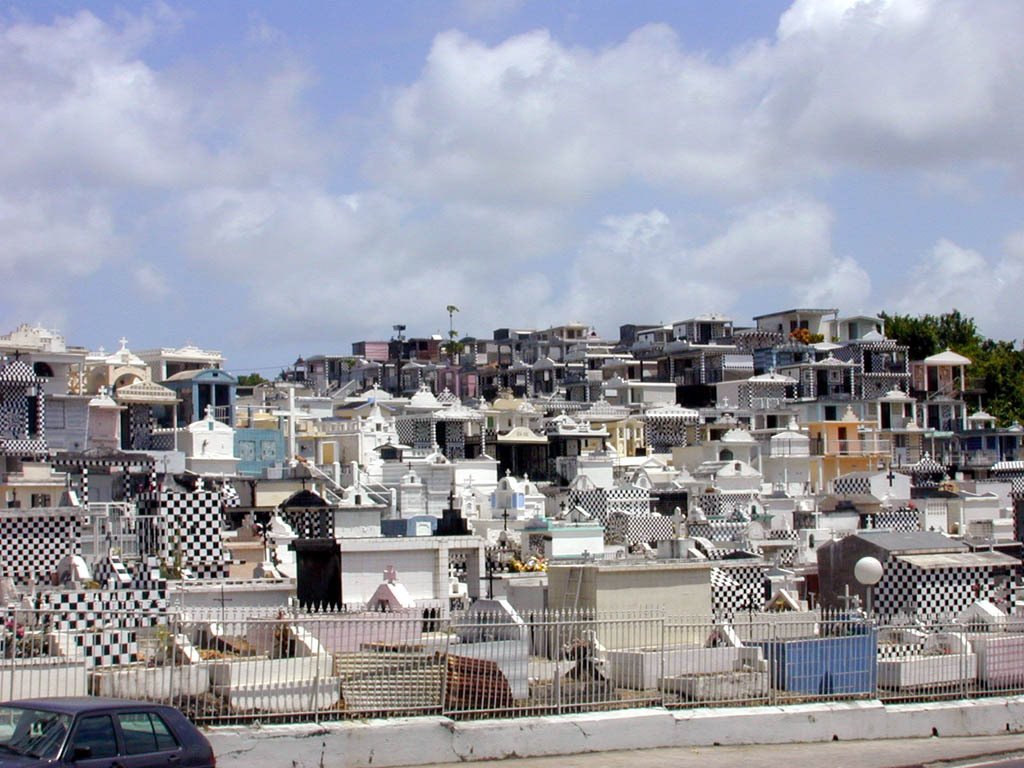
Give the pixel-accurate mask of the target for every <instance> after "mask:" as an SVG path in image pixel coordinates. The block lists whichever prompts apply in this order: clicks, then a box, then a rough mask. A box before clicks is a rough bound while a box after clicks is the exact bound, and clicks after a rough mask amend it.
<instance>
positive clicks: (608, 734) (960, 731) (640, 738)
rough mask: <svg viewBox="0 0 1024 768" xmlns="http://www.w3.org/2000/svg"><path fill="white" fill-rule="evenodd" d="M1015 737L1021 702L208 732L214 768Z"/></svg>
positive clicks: (361, 767) (361, 766) (353, 767)
mask: <svg viewBox="0 0 1024 768" xmlns="http://www.w3.org/2000/svg"><path fill="white" fill-rule="evenodd" d="M1022 732H1024V696H1021V697H1001V698H992V699H977V700H969V701H944V702H929V703H924V704H889V705H886V704H883V703H881V702H880V701H875V700H868V701H851V702H836V703H817V704H798V705H789V706H778V707H745V708H716V709H686V710H676V711H669V710H665V709H629V710H618V711H614V712H594V713H586V714H576V715H557V716H554V715H553V716H547V717H524V718H514V719H498V720H477V721H470V722H457V721H454V720H450V719H448V718H446V717H415V718H396V719H392V720H368V721H343V722H337V723H326V724H320V725H311V724H302V725H271V726H265V727H262V728H258V727H231V728H214V729H211V730H210V731H209V732H208V734H207V735H208V737H209V739H210V742H211V743H212V744H213V747H214V750H215V751H216V753H217V765H218V766H220V767H221V768H225V766H250V767H256V766H266V767H267V768H279V767H280V768H317V767H318V766H321V765H331V766H332V767H333V766H344V768H393V767H394V766H414V765H429V764H432V763H456V762H470V761H475V760H494V759H501V758H507V757H541V756H551V755H569V754H580V753H585V752H603V751H608V750H631V749H649V748H653V747H685V746H692V747H696V746H712V745H741V744H783V743H808V742H821V741H833V740H837V739H838V740H841V741H854V740H858V739H903V738H913V737H924V736H994V735H999V734H1006V733H1022Z"/></svg>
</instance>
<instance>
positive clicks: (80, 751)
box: [71, 747, 92, 763]
mask: <svg viewBox="0 0 1024 768" xmlns="http://www.w3.org/2000/svg"><path fill="white" fill-rule="evenodd" d="M90 757H92V747H75V749H74V751H73V752H72V753H71V762H73V763H74V762H77V761H78V760H88V759H89V758H90Z"/></svg>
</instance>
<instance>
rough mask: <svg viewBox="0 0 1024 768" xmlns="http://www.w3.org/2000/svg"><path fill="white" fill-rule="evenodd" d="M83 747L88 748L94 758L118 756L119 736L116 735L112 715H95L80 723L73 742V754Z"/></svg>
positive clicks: (85, 718)
mask: <svg viewBox="0 0 1024 768" xmlns="http://www.w3.org/2000/svg"><path fill="white" fill-rule="evenodd" d="M82 747H87V748H88V749H89V750H90V756H91V757H93V758H97V757H116V756H117V736H115V735H114V721H113V720H111V719H110V715H93V716H90V717H83V718H82V719H81V720H79V721H78V728H76V729H75V737H74V740H73V741H72V742H71V749H72V753H74V750H77V749H79V748H82Z"/></svg>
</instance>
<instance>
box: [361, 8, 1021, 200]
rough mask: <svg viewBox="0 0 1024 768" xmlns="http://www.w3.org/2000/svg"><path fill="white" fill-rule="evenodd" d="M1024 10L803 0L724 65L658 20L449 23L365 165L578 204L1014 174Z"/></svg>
mask: <svg viewBox="0 0 1024 768" xmlns="http://www.w3.org/2000/svg"><path fill="white" fill-rule="evenodd" d="M1022 48H1024V5H1021V4H1018V3H1005V2H999V0H970V1H969V2H968V0H907V1H906V2H904V1H902V0H901V2H895V1H892V2H888V1H886V2H881V1H878V0H872V1H870V2H869V1H868V0H861V1H858V2H854V0H846V2H835V0H798V1H797V2H796V3H795V4H794V5H793V7H792V8H791V9H790V10H789V11H788V12H787V13H786V14H785V15H784V16H783V17H782V19H781V20H780V24H779V30H778V34H777V36H776V38H775V39H772V40H764V41H759V42H757V43H754V44H751V45H748V46H747V47H745V48H739V49H737V50H736V51H735V52H734V54H733V55H732V56H731V57H729V58H727V59H726V60H725V61H721V62H715V61H711V60H709V59H708V58H707V57H705V56H702V55H695V54H693V53H692V52H689V51H686V50H684V49H683V48H682V46H681V45H680V42H679V40H678V39H677V37H676V35H675V34H674V32H673V31H672V30H671V29H670V28H668V27H666V26H662V25H652V26H648V27H644V28H641V29H639V30H637V31H635V32H633V33H632V34H630V35H629V36H628V37H627V38H626V39H625V40H623V41H622V42H621V43H619V44H617V45H612V46H610V47H608V48H606V49H602V50H598V51H593V50H588V49H581V48H573V47H568V46H565V45H562V44H561V43H559V42H558V41H557V40H555V39H554V38H552V36H551V35H550V34H549V33H548V32H545V31H537V32H532V33H529V34H523V35H519V36H516V37H512V38H509V39H508V40H505V41H504V42H502V43H500V44H497V45H494V46H486V45H484V44H482V43H480V42H478V41H475V40H473V39H470V38H468V37H467V36H465V35H463V34H460V33H458V32H448V33H445V34H442V35H439V36H438V37H437V38H436V39H435V41H434V45H433V48H432V50H431V52H430V55H429V57H428V59H427V62H426V66H425V68H424V71H423V74H422V77H421V78H420V79H419V80H418V81H417V82H416V83H414V84H412V85H410V86H409V87H407V88H405V89H403V90H401V91H400V92H399V93H398V95H397V96H396V98H395V100H394V102H393V106H392V111H391V115H390V120H391V123H390V130H389V133H388V134H387V136H386V139H385V140H384V141H383V142H382V143H381V146H380V147H378V149H377V152H376V154H375V155H374V156H373V158H372V160H371V163H370V165H369V168H370V170H371V172H372V173H373V174H374V176H375V178H377V179H379V180H381V181H382V182H384V183H386V184H388V185H389V186H391V187H393V188H397V189H401V190H403V191H405V192H411V193H414V194H417V195H420V196H424V197H430V196H434V195H445V196H457V197H463V198H469V199H480V198H481V197H483V198H484V199H490V200H495V201H522V200H544V201H551V202H557V203H575V202H580V201H582V200H586V199H588V198H589V197H590V196H591V195H593V194H594V193H595V192H597V191H600V190H604V189H609V188H614V187H615V186H616V185H619V184H622V183H626V182H643V183H646V184H654V185H666V186H668V187H670V188H684V189H686V190H687V191H688V192H693V191H703V192H708V191H710V192H714V193H728V194H729V195H732V196H735V195H751V194H753V195H756V196H763V195H764V194H765V193H766V192H768V191H770V190H772V189H779V188H785V187H787V186H789V185H791V184H793V183H794V182H801V183H802V182H806V181H808V180H810V179H813V178H815V177H816V176H818V175H820V174H822V173H836V172H839V171H841V170H843V169H847V168H865V167H866V168H893V167H904V168H912V169H916V170H920V171H922V172H929V173H947V174H948V173H951V172H956V173H958V174H962V173H965V172H966V171H967V170H969V169H970V168H971V167H972V166H974V165H975V164H989V163H991V164H995V165H996V166H997V167H1001V168H1004V169H1016V170H1017V171H1021V170H1022V169H1024V164H1022V163H1021V158H1020V153H1019V152H1018V149H1017V146H1018V140H1017V137H1018V136H1019V135H1020V134H1021V133H1022V130H1024V108H1022V101H1021V99H1020V98H1019V94H1020V92H1021V91H1022V89H1024V61H1022V60H1021V58H1020V56H1019V55H1018V52H1019V51H1020V50H1021V49H1022Z"/></svg>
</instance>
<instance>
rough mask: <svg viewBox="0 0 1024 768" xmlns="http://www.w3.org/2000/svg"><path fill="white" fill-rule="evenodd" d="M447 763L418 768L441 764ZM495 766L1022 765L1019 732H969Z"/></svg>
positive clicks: (1023, 757) (958, 767)
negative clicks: (950, 734) (944, 735)
mask: <svg viewBox="0 0 1024 768" xmlns="http://www.w3.org/2000/svg"><path fill="white" fill-rule="evenodd" d="M443 765H461V766H462V767H463V768H465V766H466V763H447V764H437V765H435V766H420V768H441V767H442V766H443ZM487 765H490V766H495V768H498V767H499V766H500V768H733V767H734V766H740V765H751V766H757V768H794V766H800V768H812V767H814V766H827V768H910V767H911V766H913V767H915V768H921V767H922V766H923V767H924V768H990V767H991V768H996V766H998V768H1017V767H1018V766H1022V767H1024V736H1022V735H1008V736H972V737H963V738H957V737H943V738H930V739H892V740H878V741H833V742H825V743H819V744H769V745H754V746H736V747H733V746H725V747H671V748H665V749H645V750H633V751H622V752H591V753H586V754H578V755H562V756H557V757H531V758H528V759H525V758H524V759H519V758H509V759H506V760H500V761H497V762H494V761H491V762H488V763H487Z"/></svg>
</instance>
